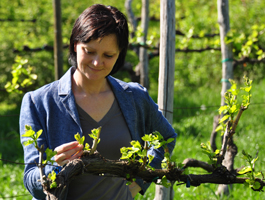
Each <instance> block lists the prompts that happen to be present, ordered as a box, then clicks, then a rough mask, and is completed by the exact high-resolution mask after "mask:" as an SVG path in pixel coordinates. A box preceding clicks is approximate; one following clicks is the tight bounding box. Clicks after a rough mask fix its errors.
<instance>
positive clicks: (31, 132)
mask: <svg viewBox="0 0 265 200" xmlns="http://www.w3.org/2000/svg"><path fill="white" fill-rule="evenodd" d="M34 134H35V132H34V131H33V130H32V129H31V130H28V131H26V132H25V133H24V134H23V135H22V137H32V136H33V135H34Z"/></svg>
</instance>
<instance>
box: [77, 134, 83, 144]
mask: <svg viewBox="0 0 265 200" xmlns="http://www.w3.org/2000/svg"><path fill="white" fill-rule="evenodd" d="M75 139H76V141H78V143H79V144H84V141H85V136H83V137H80V134H79V133H77V134H75Z"/></svg>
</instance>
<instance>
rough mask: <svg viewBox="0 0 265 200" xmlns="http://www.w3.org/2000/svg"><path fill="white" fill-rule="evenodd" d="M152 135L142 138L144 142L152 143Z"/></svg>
mask: <svg viewBox="0 0 265 200" xmlns="http://www.w3.org/2000/svg"><path fill="white" fill-rule="evenodd" d="M152 139H153V138H152V135H151V134H150V135H147V134H146V135H144V136H143V137H142V140H143V141H148V142H150V141H152Z"/></svg>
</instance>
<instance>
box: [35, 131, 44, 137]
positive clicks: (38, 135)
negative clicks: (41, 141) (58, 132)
mask: <svg viewBox="0 0 265 200" xmlns="http://www.w3.org/2000/svg"><path fill="white" fill-rule="evenodd" d="M42 132H43V130H42V129H41V130H39V131H38V132H37V134H36V139H38V138H39V137H40V136H41V134H42Z"/></svg>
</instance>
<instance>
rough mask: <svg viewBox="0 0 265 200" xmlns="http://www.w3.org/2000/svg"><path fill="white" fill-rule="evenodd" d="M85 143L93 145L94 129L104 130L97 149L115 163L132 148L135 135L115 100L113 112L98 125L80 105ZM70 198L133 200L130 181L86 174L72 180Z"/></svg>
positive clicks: (111, 110)
mask: <svg viewBox="0 0 265 200" xmlns="http://www.w3.org/2000/svg"><path fill="white" fill-rule="evenodd" d="M77 109H78V113H79V118H80V122H81V126H82V130H83V133H84V136H85V143H89V145H90V146H92V139H91V138H90V137H89V136H88V134H90V133H91V130H92V129H94V128H98V127H99V126H101V127H102V129H101V134H100V143H99V144H98V146H97V150H98V151H99V153H100V154H101V155H102V156H103V157H105V158H107V159H112V160H118V159H119V158H120V157H121V153H120V148H121V147H128V146H131V145H130V142H131V140H132V139H131V135H130V132H129V129H128V127H127V124H126V122H125V120H124V117H123V115H122V112H121V110H120V108H119V105H118V103H117V101H116V99H115V100H114V102H113V104H112V106H111V108H110V110H109V111H108V112H107V114H106V115H105V116H104V117H103V118H102V119H101V120H100V121H99V122H96V121H95V120H94V119H93V118H91V117H90V116H89V115H88V114H87V113H86V112H85V111H84V110H83V109H82V108H81V107H79V106H78V105H77ZM67 199H69V200H70V199H71V200H75V199H76V200H77V199H78V200H81V199H89V200H120V199H124V200H132V199H133V198H132V196H131V192H130V191H129V187H128V186H127V185H126V180H124V179H123V178H116V177H101V176H94V175H91V174H83V175H80V176H79V177H77V178H76V179H74V180H73V181H71V183H70V186H69V190H68V195H67Z"/></svg>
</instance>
